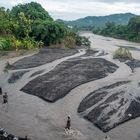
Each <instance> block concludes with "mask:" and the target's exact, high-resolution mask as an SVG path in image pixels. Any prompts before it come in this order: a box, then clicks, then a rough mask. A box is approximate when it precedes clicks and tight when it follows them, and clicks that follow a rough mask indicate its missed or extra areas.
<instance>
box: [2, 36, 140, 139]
mask: <svg viewBox="0 0 140 140" xmlns="http://www.w3.org/2000/svg"><path fill="white" fill-rule="evenodd" d="M84 36H87V37H90V40H91V43H92V45H91V47H92V48H93V49H98V50H99V51H105V52H106V53H108V54H107V55H105V56H98V55H97V56H96V57H98V58H99V57H100V58H104V59H106V60H108V61H111V62H113V63H115V64H117V65H118V66H119V68H118V70H117V71H116V72H115V73H113V74H109V75H108V76H107V77H105V78H103V79H100V80H96V81H92V82H89V83H86V84H83V85H81V86H78V87H77V88H75V89H73V90H71V92H70V93H69V94H68V95H67V96H66V97H65V98H63V99H60V100H58V101H57V102H56V103H53V104H52V103H47V102H45V101H43V100H41V99H39V98H37V97H35V96H32V95H28V94H25V93H23V92H21V91H19V89H20V88H21V87H23V86H24V85H25V84H26V83H28V82H29V81H30V80H32V79H33V78H35V77H32V78H31V77H30V76H31V75H32V74H33V73H34V72H37V71H38V70H45V71H44V72H43V73H41V75H42V74H45V73H47V72H49V71H50V70H52V69H53V68H55V66H56V65H58V64H59V63H61V62H63V61H65V60H67V59H69V58H74V57H76V56H80V55H83V54H84V53H85V51H84V50H83V51H80V52H79V53H77V54H76V55H73V56H69V57H65V58H62V59H59V60H56V61H54V62H52V63H48V64H45V65H42V66H39V67H36V68H30V69H29V70H30V72H29V73H27V74H25V75H24V76H23V77H22V78H21V79H20V80H19V81H18V82H17V83H15V84H8V83H7V82H6V79H8V76H9V74H3V73H2V69H3V67H4V63H5V62H4V61H2V62H0V66H1V67H0V71H1V73H2V74H1V77H0V84H1V85H3V87H4V90H5V91H7V92H8V94H9V108H8V112H5V111H4V110H3V109H2V106H1V104H0V126H2V127H4V128H7V130H8V132H10V133H13V134H16V135H19V136H25V135H28V136H29V137H30V138H31V139H33V140H34V139H36V140H63V139H64V140H103V138H104V136H105V135H106V134H104V133H103V132H101V131H100V130H99V129H98V128H96V127H94V125H93V124H91V123H90V122H88V121H86V120H85V119H83V118H81V117H80V116H79V115H78V114H77V108H78V106H79V103H80V102H81V101H82V99H83V98H84V97H86V96H87V95H88V94H89V93H90V92H92V91H94V90H96V89H98V88H100V87H103V86H106V85H110V84H112V83H115V82H117V81H121V80H139V81H140V72H139V69H136V71H135V73H131V69H130V68H129V67H128V66H127V65H126V64H124V63H120V62H119V61H117V60H113V59H112V55H113V53H114V51H115V50H116V49H117V48H118V47H117V46H130V47H135V48H140V44H138V43H132V42H128V41H123V40H117V39H113V38H106V37H102V36H97V35H93V34H90V33H84ZM131 52H132V53H133V56H134V58H137V59H140V55H139V54H140V52H139V51H135V50H131ZM14 61H16V59H13V60H11V62H14ZM26 70H27V69H26ZM15 71H16V70H15ZM11 72H14V71H10V73H11ZM67 115H70V116H71V119H72V130H71V132H69V134H67V133H65V131H64V129H63V128H64V127H65V123H66V119H67V118H66V116H67ZM139 127H140V118H137V119H135V120H132V121H129V122H127V123H125V124H122V125H120V126H118V127H117V128H115V129H113V130H112V131H110V132H109V133H107V135H109V137H110V138H111V139H112V140H137V139H138V136H139V134H140V131H139Z"/></svg>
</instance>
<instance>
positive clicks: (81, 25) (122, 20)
mask: <svg viewBox="0 0 140 140" xmlns="http://www.w3.org/2000/svg"><path fill="white" fill-rule="evenodd" d="M134 16H135V15H134V14H131V13H125V14H112V15H108V16H87V17H85V18H81V19H77V20H73V21H63V20H58V21H61V22H64V23H65V24H66V25H68V26H73V27H75V28H78V29H89V28H91V27H93V26H95V27H104V26H105V24H106V23H107V22H114V23H116V24H121V25H126V24H127V23H128V21H129V20H130V18H132V17H134Z"/></svg>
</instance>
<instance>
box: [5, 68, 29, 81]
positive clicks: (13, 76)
mask: <svg viewBox="0 0 140 140" xmlns="http://www.w3.org/2000/svg"><path fill="white" fill-rule="evenodd" d="M27 72H29V71H18V72H13V73H12V74H11V76H10V78H9V79H8V83H15V82H17V81H18V80H19V79H20V78H21V77H22V76H23V75H24V74H25V73H27Z"/></svg>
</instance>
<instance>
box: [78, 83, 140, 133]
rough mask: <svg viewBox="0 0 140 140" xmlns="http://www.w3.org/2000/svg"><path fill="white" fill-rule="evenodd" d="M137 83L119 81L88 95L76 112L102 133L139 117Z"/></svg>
mask: <svg viewBox="0 0 140 140" xmlns="http://www.w3.org/2000/svg"><path fill="white" fill-rule="evenodd" d="M138 86H139V82H129V81H121V82H117V83H115V84H112V85H109V86H106V87H103V88H100V89H98V90H96V91H94V92H92V93H90V94H89V95H88V96H87V97H86V98H85V99H84V100H83V101H82V102H81V103H80V105H79V108H78V112H79V113H81V115H82V114H83V117H84V118H86V119H88V120H89V121H91V122H92V123H93V124H94V125H96V126H97V127H98V128H100V129H101V130H102V131H104V132H108V131H109V130H111V129H112V128H114V127H116V126H118V125H119V124H121V123H124V122H126V121H128V120H130V119H133V118H136V117H138V116H140V95H139V92H140V89H139V88H138Z"/></svg>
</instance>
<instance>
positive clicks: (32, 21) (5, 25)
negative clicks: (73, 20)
mask: <svg viewBox="0 0 140 140" xmlns="http://www.w3.org/2000/svg"><path fill="white" fill-rule="evenodd" d="M81 44H86V45H89V41H88V39H86V38H84V37H80V36H79V35H78V34H77V33H76V32H75V31H73V30H72V29H69V28H67V27H66V26H65V25H64V24H62V23H58V22H56V21H54V20H53V18H52V17H51V16H50V15H49V14H48V12H47V11H46V10H45V9H44V8H42V6H41V5H40V4H38V3H36V2H31V3H26V4H19V5H17V6H15V7H13V8H12V9H11V10H9V9H5V8H4V7H0V50H19V49H33V48H39V47H42V46H51V45H54V47H58V46H59V47H68V48H73V47H75V46H76V45H81Z"/></svg>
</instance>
